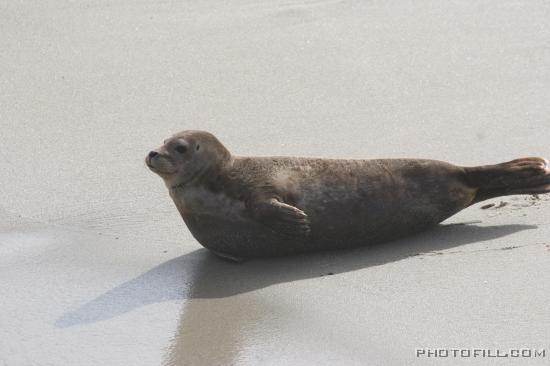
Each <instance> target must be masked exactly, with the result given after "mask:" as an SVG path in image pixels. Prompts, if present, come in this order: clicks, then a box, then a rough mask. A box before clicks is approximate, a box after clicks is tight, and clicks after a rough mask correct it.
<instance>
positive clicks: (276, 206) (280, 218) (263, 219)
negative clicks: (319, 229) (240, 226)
mask: <svg viewBox="0 0 550 366" xmlns="http://www.w3.org/2000/svg"><path fill="white" fill-rule="evenodd" d="M249 208H250V210H251V212H252V216H253V217H254V218H255V219H256V220H257V221H258V222H260V223H261V224H263V225H266V226H268V227H270V228H271V229H272V230H274V231H275V232H278V233H280V234H283V235H288V236H292V237H300V236H306V235H308V234H309V232H310V230H311V229H310V227H309V219H308V217H307V215H306V213H305V212H304V211H302V210H300V209H299V208H296V207H294V206H291V205H287V204H286V203H283V202H281V201H279V200H277V199H275V198H272V199H269V200H265V201H259V202H253V203H251V204H250V207H249Z"/></svg>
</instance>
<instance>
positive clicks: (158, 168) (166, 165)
mask: <svg viewBox="0 0 550 366" xmlns="http://www.w3.org/2000/svg"><path fill="white" fill-rule="evenodd" d="M145 165H147V167H148V168H149V169H150V170H151V171H152V172H153V173H156V174H159V175H170V174H174V173H175V172H176V168H175V167H174V164H173V163H172V162H171V161H169V159H168V158H166V157H164V156H160V155H157V156H154V157H151V156H147V157H146V158H145Z"/></svg>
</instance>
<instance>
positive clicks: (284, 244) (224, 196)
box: [145, 131, 550, 260]
mask: <svg viewBox="0 0 550 366" xmlns="http://www.w3.org/2000/svg"><path fill="white" fill-rule="evenodd" d="M145 162H146V164H147V166H148V167H149V168H150V169H151V170H152V171H153V172H155V173H156V174H158V175H159V176H160V177H161V178H162V179H163V180H164V182H165V184H166V186H167V188H168V190H169V193H170V196H171V197H172V200H173V201H174V203H175V205H176V207H177V209H178V211H179V213H180V214H181V216H182V218H183V220H184V221H185V223H186V225H187V227H188V228H189V230H190V231H191V233H192V235H193V236H194V237H195V238H196V239H197V241H198V242H199V243H200V244H202V245H203V246H204V247H206V248H208V249H210V250H212V251H213V252H214V253H215V254H217V255H220V256H222V257H226V258H230V259H235V260H238V259H242V258H251V257H271V256H279V255H288V254H293V253H299V252H308V251H314V250H326V249H340V248H349V247H356V246H362V245H369V244H372V243H377V242H383V241H389V240H392V239H397V238H399V237H403V236H406V235H410V234H413V233H416V232H419V231H421V230H424V229H426V228H428V227H430V226H434V225H436V224H438V223H440V222H441V221H443V220H445V219H447V218H448V217H450V216H452V215H454V214H455V213H457V212H458V211H460V210H462V209H464V208H466V207H468V206H470V205H472V204H474V203H477V202H480V201H483V200H486V199H488V198H493V197H497V196H503V195H511V194H537V193H547V192H550V169H549V167H548V161H547V160H545V159H543V158H523V159H517V160H513V161H509V162H506V163H502V164H497V165H486V166H478V167H461V166H456V165H453V164H449V163H446V162H442V161H436V160H427V159H372V160H351V159H350V160H345V159H320V158H304V157H279V156H276V157H241V156H235V155H232V154H231V153H230V152H229V151H228V150H227V149H226V148H225V147H224V146H223V144H222V143H221V142H220V141H219V140H218V139H217V138H216V137H215V136H214V135H212V134H210V133H208V132H204V131H183V132H180V133H177V134H175V135H173V136H172V137H170V138H168V139H167V140H165V141H164V144H163V145H162V146H161V147H160V148H158V149H156V150H153V151H151V152H150V153H149V154H148V155H147V157H146V159H145Z"/></svg>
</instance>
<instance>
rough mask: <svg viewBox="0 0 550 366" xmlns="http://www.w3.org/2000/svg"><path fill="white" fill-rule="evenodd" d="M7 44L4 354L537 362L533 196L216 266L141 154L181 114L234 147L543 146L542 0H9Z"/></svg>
mask: <svg viewBox="0 0 550 366" xmlns="http://www.w3.org/2000/svg"><path fill="white" fill-rule="evenodd" d="M0 46H1V48H0V49H1V52H0V66H1V69H2V72H1V73H0V103H1V106H0V129H1V134H2V148H1V149H0V170H1V172H2V173H1V174H0V186H1V187H2V188H1V191H0V192H1V193H0V294H1V295H0V308H1V312H0V365H2V366H14V365H15V366H27V365H56V366H57V365H63V366H64V365H71V366H72V365H79V366H87V365H133V366H137V365H147V366H150V365H161V364H164V365H170V366H172V365H366V364H368V365H404V364H407V365H415V364H417V365H425V364H434V365H448V364H454V363H456V362H457V361H458V360H456V359H454V360H453V359H446V360H443V359H436V360H433V359H431V360H427V359H425V358H416V357H415V348H420V347H440V348H454V347H472V348H492V349H494V348H499V349H501V350H507V349H508V348H510V347H529V348H538V349H540V348H546V358H545V359H541V358H538V359H529V360H525V359H494V358H491V359H489V358H485V359H480V358H477V359H470V360H462V361H470V362H468V364H479V365H488V364H489V365H490V364H495V365H503V364H506V365H509V364H518V365H527V364H529V365H530V364H539V365H547V364H548V360H549V359H550V308H549V306H548V304H549V303H550V239H549V237H550V200H549V198H548V197H541V199H540V200H535V199H532V198H531V197H509V198H505V199H503V201H505V202H508V205H505V206H502V207H499V208H496V207H492V208H488V209H483V210H482V209H480V206H481V205H477V206H475V207H472V208H470V209H468V210H466V211H464V212H462V213H460V214H458V215H456V216H455V217H453V218H452V219H450V220H448V222H446V224H457V223H468V224H462V225H450V226H449V225H445V226H442V227H440V228H438V229H436V230H433V231H431V232H428V233H425V234H422V235H419V236H417V237H414V238H411V239H408V240H402V241H399V242H395V243H391V244H387V245H384V246H380V247H376V248H373V249H362V250H356V251H348V252H341V253H323V254H318V255H313V256H309V257H296V258H290V259H283V260H270V261H253V262H249V263H245V264H242V265H232V264H229V263H225V262H221V261H219V260H217V259H216V258H213V257H212V256H211V255H209V254H208V253H207V252H206V251H205V250H204V249H201V247H200V246H199V244H198V243H197V242H196V241H195V240H194V239H193V238H192V237H191V235H190V234H189V232H188V231H187V229H186V228H185V226H184V225H183V222H182V221H181V219H180V218H179V216H178V214H177V212H176V210H175V208H174V207H173V205H172V202H171V201H170V199H169V197H168V195H167V192H166V190H165V188H164V186H163V185H162V182H161V181H160V179H159V178H158V177H156V176H154V175H153V174H151V173H150V172H149V171H147V169H146V168H145V166H144V164H143V157H144V156H145V154H146V152H147V151H148V150H149V149H151V148H152V147H155V146H157V145H159V144H160V143H161V141H162V139H163V138H165V137H167V136H168V135H170V134H171V133H173V132H176V131H178V130H181V129H190V128H193V129H205V130H209V131H211V132H213V133H215V134H216V135H218V136H219V138H220V139H222V141H224V142H225V143H226V145H227V146H228V147H229V148H230V149H231V150H232V151H233V152H235V153H238V154H260V155H271V154H277V155H280V154H288V155H306V156H325V157H350V158H368V157H404V156H406V157H425V158H435V159H441V160H447V161H451V162H454V163H457V164H464V165H474V164H485V163H496V162H500V161H504V160H509V159H512V158H517V157H522V156H530V155H542V156H546V157H550V144H549V141H550V139H549V138H550V103H549V99H548V97H549V95H550V67H549V65H550V5H549V3H548V2H546V1H536V0H533V1H531V0H523V1H521V0H520V1H518V0H514V1H508V0H486V1H459V0H454V1H444V2H442V1H435V0H434V1H303V2H294V1H256V2H253V1H233V2H221V1H220V2H218V1H206V2H200V1H171V0H168V1H159V2H156V1H136V0H134V1H129V0H121V1H102V0H91V1H60V0H59V1H58V0H56V1H53V0H47V1H45V0H41V1H25V2H18V1H17V2H16V1H8V0H4V1H3V2H2V4H0ZM500 201H501V200H493V201H492V202H496V203H498V202H500ZM328 273H333V275H328Z"/></svg>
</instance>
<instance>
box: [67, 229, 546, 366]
mask: <svg viewBox="0 0 550 366" xmlns="http://www.w3.org/2000/svg"><path fill="white" fill-rule="evenodd" d="M535 228H536V226H531V225H501V226H490V227H483V226H477V225H457V224H454V225H441V226H439V227H437V228H435V229H434V230H432V231H429V232H425V233H423V234H420V235H417V236H415V237H412V238H409V239H404V240H399V241H396V242H392V243H387V244H383V245H378V246H374V247H371V248H361V249H356V250H346V251H337V252H322V253H315V254H310V255H301V256H295V257H288V258H274V259H265V260H251V261H248V262H244V263H241V264H234V263H231V262H226V261H224V260H221V259H219V258H217V257H215V256H214V255H212V254H210V253H209V252H208V251H207V250H206V249H199V250H196V251H194V252H191V253H188V254H186V255H183V256H180V257H178V258H174V259H171V260H169V261H167V262H164V263H162V264H160V265H159V266H157V267H155V268H153V269H151V270H150V271H148V272H146V273H144V274H142V275H140V276H138V277H136V278H134V279H132V280H130V281H128V282H126V283H123V284H121V285H119V286H117V287H115V288H113V289H112V290H110V291H108V292H106V293H105V294H102V295H100V296H98V297H97V298H96V299H94V300H92V301H90V302H88V303H86V304H84V305H82V306H81V307H80V308H78V309H76V310H74V311H71V312H67V313H65V314H64V315H63V316H61V317H60V318H59V319H58V320H57V321H56V326H58V327H70V326H73V325H76V324H83V323H93V322H96V321H101V320H106V319H110V318H113V317H116V316H119V315H121V314H124V313H127V312H129V311H132V310H133V309H136V308H139V307H142V306H145V305H148V304H152V303H158V302H164V301H172V300H180V299H186V300H187V301H185V304H184V306H183V309H182V315H181V318H180V321H179V325H178V327H177V330H176V333H175V335H174V338H173V341H172V344H171V345H170V346H169V347H168V350H167V354H166V357H165V361H164V363H165V365H167V366H179V365H203V364H207V365H218V364H219V365H232V364H238V363H239V359H240V358H241V357H242V355H241V352H242V350H243V347H246V345H247V344H250V339H248V337H249V336H250V335H253V334H254V333H255V329H254V325H255V323H257V321H258V320H259V319H262V318H264V317H265V316H271V317H273V316H280V317H284V316H285V314H286V313H287V309H284V307H281V306H280V305H279V304H277V303H276V301H275V299H269V298H265V297H262V294H261V293H260V292H254V290H258V289H261V288H265V287H268V286H271V285H274V284H279V283H285V282H291V281H297V280H303V279H308V278H315V277H319V276H322V275H326V274H329V273H333V274H335V275H338V273H344V272H349V271H354V270H358V269H362V268H367V267H371V266H376V265H382V264H385V263H389V262H393V261H398V260H402V259H407V258H409V257H413V256H415V257H416V256H418V255H419V254H420V255H422V254H423V253H430V252H434V251H441V250H445V249H449V248H453V247H457V246H460V245H464V244H469V243H475V242H479V241H485V240H490V239H495V238H499V237H503V236H506V235H509V234H512V233H515V232H518V231H522V230H528V229H535ZM236 295H238V296H236ZM264 335H265V330H264Z"/></svg>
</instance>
